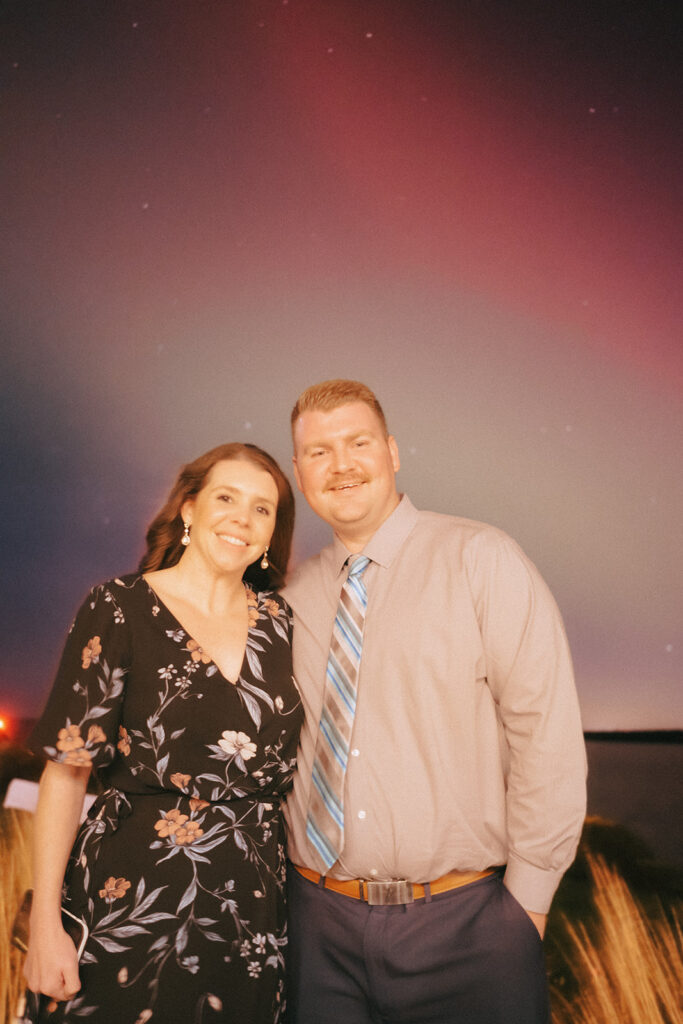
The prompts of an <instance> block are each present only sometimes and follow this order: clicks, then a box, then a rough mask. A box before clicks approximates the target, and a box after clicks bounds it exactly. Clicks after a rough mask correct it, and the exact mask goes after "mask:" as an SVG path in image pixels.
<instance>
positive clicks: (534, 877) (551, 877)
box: [503, 855, 564, 914]
mask: <svg viewBox="0 0 683 1024" xmlns="http://www.w3.org/2000/svg"><path fill="white" fill-rule="evenodd" d="M563 874H564V871H545V870H544V869H543V868H537V867H535V866H534V865H533V864H528V863H527V862H526V861H523V860H518V859H517V858H516V857H514V856H513V855H510V856H509V857H508V863H507V868H506V869H505V875H504V876H503V883H504V885H505V887H506V888H507V889H509V891H510V892H511V893H512V895H513V896H514V897H515V899H516V900H517V902H518V903H521V905H522V906H523V907H524V909H525V910H531V911H532V912H533V913H534V914H547V913H548V911H549V910H550V904H551V903H552V901H553V896H554V895H555V890H556V889H557V887H558V885H559V884H560V881H561V880H562V875H563Z"/></svg>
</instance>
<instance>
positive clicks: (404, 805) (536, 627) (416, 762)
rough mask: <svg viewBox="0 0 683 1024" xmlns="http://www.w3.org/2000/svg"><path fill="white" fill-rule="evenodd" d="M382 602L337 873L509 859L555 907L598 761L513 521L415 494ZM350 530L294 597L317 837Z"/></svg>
mask: <svg viewBox="0 0 683 1024" xmlns="http://www.w3.org/2000/svg"><path fill="white" fill-rule="evenodd" d="M363 553H364V554H366V555H368V557H369V558H371V559H372V563H371V564H370V565H369V566H368V568H367V570H366V572H365V577H364V578H365V583H366V586H367V591H368V608H367V612H366V620H365V633H364V638H363V653H362V658H361V665H360V677H359V684H358V701H357V708H356V717H355V720H354V726H353V735H352V738H351V751H350V757H349V765H348V769H347V775H346V783H345V791H344V816H345V818H344V848H343V850H342V854H341V857H340V858H339V860H338V861H337V863H336V864H335V865H334V866H333V867H332V869H331V870H330V872H329V874H330V875H333V876H334V877H337V878H342V879H346V878H368V879H377V880H388V879H392V878H406V879H408V880H409V881H411V882H425V881H431V880H434V879H436V878H439V877H440V876H441V875H444V874H446V873H447V872H449V871H454V870H458V871H467V870H483V869H485V868H488V867H491V866H493V865H503V864H505V865H507V867H506V872H505V884H506V885H507V887H508V888H509V890H510V891H511V892H512V894H513V895H514V896H515V897H516V898H517V900H518V901H519V902H520V903H521V904H522V906H524V907H525V908H526V909H527V910H531V911H536V912H538V913H545V912H546V911H547V910H548V908H549V906H550V902H551V900H552V897H553V893H554V892H555V889H556V887H557V885H558V884H559V881H560V879H561V877H562V874H563V873H564V871H565V870H566V868H567V867H568V866H569V864H570V863H571V861H572V859H573V857H574V854H575V852H576V846H577V843H578V839H579V835H580V832H581V826H582V824H583V820H584V815H585V799H586V788H585V778H586V760H585V747H584V742H583V732H582V728H581V721H580V716H579V709H578V702H577V698H576V691H575V688H574V681H573V674H572V667H571V660H570V655H569V649H568V646H567V639H566V636H565V632H564V628H563V625H562V620H561V618H560V614H559V611H558V609H557V606H556V604H555V602H554V600H553V598H552V595H551V594H550V591H549V590H548V588H547V586H546V584H545V583H544V582H543V580H542V579H541V577H540V575H539V573H538V571H537V569H536V568H535V567H534V565H533V564H532V563H531V562H530V561H529V559H528V558H526V556H525V555H524V553H523V552H522V551H521V550H520V548H519V547H518V546H517V544H516V543H515V542H514V541H513V540H511V538H510V537H508V536H507V535H506V534H504V533H503V532H502V531H500V530H498V529H496V528H494V527H492V526H487V525H485V524H482V523H476V522H472V521H471V520H467V519H461V518H458V517H454V516H446V515H440V514H437V513H434V512H419V511H417V510H416V509H415V508H414V506H413V505H412V503H411V502H410V500H409V499H408V498H407V497H405V496H404V497H403V498H402V500H401V502H400V504H399V505H398V507H397V508H396V509H395V511H394V512H393V513H392V514H391V516H390V517H389V518H388V519H387V520H386V522H384V523H383V524H382V526H381V527H380V529H379V530H378V531H377V533H376V534H375V535H374V536H373V537H372V539H371V540H370V542H369V543H368V544H367V545H366V547H365V549H364V551H363ZM348 555H349V552H348V551H347V550H346V549H345V548H344V546H343V544H341V542H340V541H338V540H337V539H335V540H334V542H333V543H332V544H331V545H330V546H329V547H326V548H324V549H323V550H322V551H321V552H320V553H319V554H318V555H315V556H314V557H313V558H310V559H308V561H306V562H305V563H304V564H303V565H301V566H300V567H299V568H298V569H297V570H296V571H295V572H294V574H293V577H292V579H291V581H290V582H289V583H288V584H287V586H286V588H285V590H284V591H283V594H284V596H285V597H286V599H287V601H288V602H289V603H290V605H291V606H292V609H293V612H294V623H295V628H294V674H295V677H296V681H297V683H298V685H299V689H300V691H301V694H302V698H303V702H304V707H305V710H306V721H305V725H304V728H303V731H302V734H301V745H300V748H299V755H298V764H299V767H298V772H297V774H296V776H295V780H294V789H293V791H292V793H291V794H290V795H289V797H288V800H287V806H286V816H287V822H288V828H289V838H288V843H289V856H290V858H291V860H292V861H293V862H294V863H295V864H299V865H302V866H304V867H312V868H315V867H316V860H315V859H314V857H313V856H312V852H311V847H310V846H309V843H308V841H307V839H306V810H307V806H308V796H309V790H310V786H311V770H312V766H313V758H314V753H315V744H316V736H317V731H318V722H319V719H320V712H321V708H322V699H323V688H324V683H325V671H326V665H327V655H328V651H329V646H330V638H331V635H332V625H333V622H334V616H335V613H336V608H337V601H338V598H339V592H340V590H341V586H342V583H343V580H344V575H345V573H344V571H343V565H344V562H345V560H346V558H347V557H348Z"/></svg>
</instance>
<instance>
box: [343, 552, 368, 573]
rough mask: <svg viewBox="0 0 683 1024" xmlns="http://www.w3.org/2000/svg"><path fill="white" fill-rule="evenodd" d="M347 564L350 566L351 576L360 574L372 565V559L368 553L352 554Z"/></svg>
mask: <svg viewBox="0 0 683 1024" xmlns="http://www.w3.org/2000/svg"><path fill="white" fill-rule="evenodd" d="M347 564H348V567H349V576H360V575H362V573H364V572H365V570H366V569H367V567H368V566H369V565H370V559H369V558H368V556H367V555H351V557H350V558H349V559H348V561H347Z"/></svg>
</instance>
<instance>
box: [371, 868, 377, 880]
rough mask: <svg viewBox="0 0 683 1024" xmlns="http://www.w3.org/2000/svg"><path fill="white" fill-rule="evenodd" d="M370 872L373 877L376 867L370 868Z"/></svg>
mask: <svg viewBox="0 0 683 1024" xmlns="http://www.w3.org/2000/svg"><path fill="white" fill-rule="evenodd" d="M370 874H371V875H372V877H373V878H374V877H375V875H376V874H377V868H370Z"/></svg>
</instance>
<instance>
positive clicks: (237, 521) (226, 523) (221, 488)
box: [181, 459, 278, 577]
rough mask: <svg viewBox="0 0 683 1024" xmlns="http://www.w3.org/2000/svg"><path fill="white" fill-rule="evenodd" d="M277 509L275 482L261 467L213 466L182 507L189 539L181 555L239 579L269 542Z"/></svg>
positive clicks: (244, 463)
mask: <svg viewBox="0 0 683 1024" xmlns="http://www.w3.org/2000/svg"><path fill="white" fill-rule="evenodd" d="M277 505H278V490H277V484H276V483H275V480H274V479H273V477H272V476H271V475H270V473H268V472H267V471H266V470H265V469H261V467H260V466H256V465H254V463H253V462H247V461H245V460H243V459H230V460H223V461H222V462H217V463H216V465H215V466H214V467H213V469H212V470H211V471H210V473H209V475H208V476H207V478H206V481H205V483H204V486H203V487H202V489H201V491H200V492H199V494H197V495H196V496H195V497H194V498H190V499H188V500H187V501H186V502H185V504H184V505H183V506H182V509H181V514H182V517H183V520H184V521H185V522H186V523H188V524H189V526H190V538H191V544H190V546H189V547H188V548H187V551H186V554H185V556H183V557H186V555H187V554H190V555H191V557H192V559H195V558H202V559H204V560H205V561H206V562H207V563H208V565H209V566H211V567H212V568H213V569H214V571H218V572H221V573H225V572H229V573H233V572H234V573H236V574H239V576H240V577H241V576H242V574H243V572H244V570H245V569H246V568H247V566H248V565H251V564H252V562H255V561H256V560H257V559H258V558H261V557H262V555H263V552H264V551H265V550H266V548H267V547H268V545H269V544H270V539H271V537H272V535H273V530H274V529H275V519H276V515H277Z"/></svg>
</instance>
